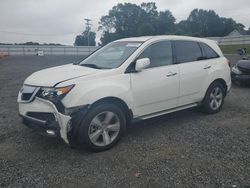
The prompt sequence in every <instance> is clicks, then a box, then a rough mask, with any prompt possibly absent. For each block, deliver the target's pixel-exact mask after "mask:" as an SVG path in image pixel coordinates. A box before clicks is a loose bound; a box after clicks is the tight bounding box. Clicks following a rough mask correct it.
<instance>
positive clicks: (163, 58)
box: [137, 41, 173, 68]
mask: <svg viewBox="0 0 250 188" xmlns="http://www.w3.org/2000/svg"><path fill="white" fill-rule="evenodd" d="M141 58H149V59H150V62H151V63H150V66H149V68H150V67H151V68H152V67H160V66H166V65H171V64H173V58H172V46H171V42H170V41H161V42H157V43H155V44H152V45H151V46H149V47H147V48H146V49H145V50H144V51H143V52H142V53H141V55H140V56H139V57H138V58H137V59H141Z"/></svg>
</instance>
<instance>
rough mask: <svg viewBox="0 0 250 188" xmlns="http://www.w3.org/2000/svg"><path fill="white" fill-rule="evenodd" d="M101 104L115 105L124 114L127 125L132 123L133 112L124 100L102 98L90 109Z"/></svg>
mask: <svg viewBox="0 0 250 188" xmlns="http://www.w3.org/2000/svg"><path fill="white" fill-rule="evenodd" d="M101 103H111V104H115V105H117V106H118V107H120V108H121V110H122V111H123V112H124V114H125V116H126V122H127V124H129V123H130V122H131V121H132V119H133V111H132V110H131V109H130V108H129V106H128V105H127V103H126V102H125V101H124V100H122V99H120V98H118V97H104V98H101V99H98V100H97V101H95V102H94V103H93V104H91V107H90V108H93V107H95V106H97V105H99V104H101Z"/></svg>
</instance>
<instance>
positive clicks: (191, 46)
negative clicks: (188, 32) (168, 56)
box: [174, 41, 202, 63]
mask: <svg viewBox="0 0 250 188" xmlns="http://www.w3.org/2000/svg"><path fill="white" fill-rule="evenodd" d="M174 49H175V59H176V63H185V62H191V61H197V60H200V59H201V58H202V53H201V48H200V46H199V44H198V43H197V42H192V41H174Z"/></svg>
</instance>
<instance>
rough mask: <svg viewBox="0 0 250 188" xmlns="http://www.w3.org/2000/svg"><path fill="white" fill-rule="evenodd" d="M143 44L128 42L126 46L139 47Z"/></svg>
mask: <svg viewBox="0 0 250 188" xmlns="http://www.w3.org/2000/svg"><path fill="white" fill-rule="evenodd" d="M140 45H141V43H128V44H127V45H126V47H135V48H138V47H139V46H140Z"/></svg>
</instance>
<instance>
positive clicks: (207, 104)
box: [201, 82, 226, 114]
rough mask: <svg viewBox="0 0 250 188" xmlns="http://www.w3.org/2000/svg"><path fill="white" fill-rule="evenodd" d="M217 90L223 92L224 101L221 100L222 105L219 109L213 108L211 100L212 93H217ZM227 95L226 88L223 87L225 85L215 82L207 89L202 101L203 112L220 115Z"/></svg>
mask: <svg viewBox="0 0 250 188" xmlns="http://www.w3.org/2000/svg"><path fill="white" fill-rule="evenodd" d="M215 88H218V89H219V90H220V91H221V92H222V99H221V103H219V104H220V105H219V107H218V108H216V109H215V108H213V107H212V105H211V102H212V100H213V99H211V97H210V96H211V93H212V92H214V91H215ZM225 94H226V88H225V87H224V86H223V84H221V83H220V82H214V83H212V84H211V85H210V86H209V88H208V89H207V92H206V95H205V97H204V99H203V101H202V105H201V109H202V111H203V112H205V113H207V114H215V113H218V112H219V111H220V110H221V108H222V106H223V104H224V98H225Z"/></svg>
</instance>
